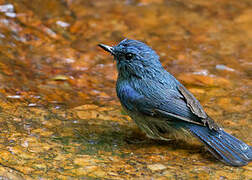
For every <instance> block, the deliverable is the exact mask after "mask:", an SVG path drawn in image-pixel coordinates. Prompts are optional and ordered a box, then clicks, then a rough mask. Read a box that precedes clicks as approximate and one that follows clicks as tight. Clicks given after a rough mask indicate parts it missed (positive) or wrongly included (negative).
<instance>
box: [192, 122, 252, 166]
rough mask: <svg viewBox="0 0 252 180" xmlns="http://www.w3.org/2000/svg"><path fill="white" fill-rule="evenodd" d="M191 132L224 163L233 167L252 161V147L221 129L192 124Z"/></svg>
mask: <svg viewBox="0 0 252 180" xmlns="http://www.w3.org/2000/svg"><path fill="white" fill-rule="evenodd" d="M188 128H189V130H190V131H191V133H192V134H194V135H195V136H196V137H197V138H198V139H199V140H200V141H201V142H203V143H204V145H206V147H207V148H208V150H209V151H210V152H211V153H212V154H213V155H214V156H215V157H216V158H218V159H219V160H221V161H222V162H224V163H226V164H228V165H231V166H244V165H246V164H248V162H249V161H252V147H251V146H249V145H247V144H246V143H244V142H242V141H240V140H239V139H237V138H235V137H234V136H232V135H230V134H228V133H226V132H225V131H224V130H222V129H220V130H218V131H215V130H210V129H209V128H208V127H204V126H199V125H194V124H190V125H188Z"/></svg>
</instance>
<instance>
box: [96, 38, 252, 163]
mask: <svg viewBox="0 0 252 180" xmlns="http://www.w3.org/2000/svg"><path fill="white" fill-rule="evenodd" d="M99 46H100V47H102V48H103V49H105V50H106V51H108V52H110V53H111V54H112V55H114V58H115V60H116V62H117V70H118V79H117V85H116V90H117V95H118V98H119V100H120V102H121V104H122V106H123V107H124V109H125V110H126V112H127V113H128V114H129V116H131V118H132V119H133V120H134V121H135V122H136V124H137V125H138V126H139V127H140V129H141V130H143V131H144V132H145V133H146V134H147V136H149V137H151V138H154V139H163V140H167V139H168V136H167V134H174V136H176V135H177V134H182V133H186V134H187V133H188V134H192V135H194V136H195V137H197V138H198V139H199V140H200V141H201V142H202V143H203V144H204V145H205V146H206V147H207V148H208V150H209V151H210V152H211V153H212V154H213V155H214V156H215V157H216V158H218V159H220V160H221V161H222V162H224V163H226V164H228V165H232V166H243V165H246V164H247V163H248V162H249V161H251V160H252V148H251V146H248V145H247V144H245V143H244V142H242V141H240V140H238V139H236V138H235V137H233V136H231V135H230V134H228V133H226V132H225V131H224V130H223V129H221V128H220V127H219V126H218V125H217V124H216V123H215V122H214V121H213V119H212V118H211V117H209V116H208V115H207V114H206V113H205V111H204V109H203V108H202V106H201V105H200V103H199V102H198V100H197V99H196V98H195V97H194V96H193V95H192V94H191V93H190V92H189V91H188V90H187V89H186V88H185V87H184V86H183V85H182V84H181V83H180V82H179V81H178V80H176V79H175V78H174V77H173V76H172V75H171V74H170V73H169V72H167V71H166V70H165V69H164V68H163V67H162V65H161V63H160V61H159V56H158V55H157V54H156V53H155V51H154V50H152V49H151V48H150V47H149V46H147V45H146V44H144V43H142V42H140V41H136V40H128V39H125V40H123V41H121V42H120V43H119V44H118V45H117V46H114V47H110V46H107V45H103V44H100V45H99Z"/></svg>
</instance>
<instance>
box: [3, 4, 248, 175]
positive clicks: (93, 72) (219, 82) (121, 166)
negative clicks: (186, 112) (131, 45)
mask: <svg viewBox="0 0 252 180" xmlns="http://www.w3.org/2000/svg"><path fill="white" fill-rule="evenodd" d="M251 8H252V2H251V1H250V0H244V1H235V0H231V1H230V0H229V1H227V0H224V1H217V0H214V1H202V0H196V1H184V0H182V1H181V0H175V1H166V0H125V1H117V0H116V1H112V0H108V1H103V0H96V1H91V0H75V1H72V0H62V1H60V0H55V1H50V0H43V1H42V0H36V1H28V0H19V1H15V0H8V1H7V0H0V178H2V179H55V178H56V179H74V178H75V179H78V178H80V179H81V178H87V179H95V178H98V179H99V178H100V179H102V178H107V179H189V178H195V179H251V177H252V164H251V163H250V164H249V165H247V166H245V167H241V168H234V167H229V166H225V165H224V164H222V163H221V162H219V161H217V160H215V159H214V158H213V157H212V156H211V155H210V154H209V153H208V152H207V151H206V150H205V149H204V147H202V146H201V145H200V144H199V143H197V142H188V143H186V142H181V141H171V142H163V141H154V140H150V139H148V138H147V137H145V135H144V134H143V133H142V132H140V130H139V129H138V128H137V127H136V125H135V124H134V122H133V121H132V120H131V119H130V118H129V117H128V116H127V115H126V114H125V112H123V110H122V109H121V106H120V104H119V101H118V99H117V97H116V93H115V81H116V77H117V73H116V67H115V62H114V61H113V58H112V57H111V56H108V55H107V54H105V53H104V52H103V51H102V50H100V49H99V48H98V47H97V44H98V43H105V44H108V45H115V44H117V43H118V42H119V41H120V40H122V39H123V38H125V37H127V38H131V39H137V40H141V41H144V42H146V43H147V44H148V45H150V46H151V47H152V48H154V49H155V50H156V51H157V53H158V54H159V55H160V59H161V62H162V64H163V65H164V67H165V68H166V69H167V70H168V71H169V72H171V73H172V74H173V75H174V76H175V77H177V78H178V79H179V80H180V81H181V82H182V83H183V84H184V85H185V86H186V87H187V88H188V89H189V90H190V91H191V92H192V93H193V94H194V95H195V96H196V97H197V98H198V99H199V101H200V102H201V104H202V105H203V106H204V108H205V110H206V111H207V113H208V114H209V115H210V116H211V117H213V118H214V119H215V120H216V121H217V122H218V123H219V124H221V125H223V127H225V129H226V131H227V132H229V133H231V134H233V135H234V136H236V137H238V138H240V139H242V140H243V141H245V142H247V143H248V144H250V145H252V144H251V143H252V134H251V132H252V122H251V120H252V114H251V111H252V93H251V92H252V81H251V77H252V73H251V72H252V63H251V59H252V43H251V42H252V33H251V29H252V11H251Z"/></svg>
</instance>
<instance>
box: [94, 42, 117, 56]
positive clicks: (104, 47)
mask: <svg viewBox="0 0 252 180" xmlns="http://www.w3.org/2000/svg"><path fill="white" fill-rule="evenodd" d="M98 46H99V47H101V48H102V49H104V50H105V51H108V52H109V53H111V54H112V55H113V54H114V48H113V47H112V46H107V45H105V44H98Z"/></svg>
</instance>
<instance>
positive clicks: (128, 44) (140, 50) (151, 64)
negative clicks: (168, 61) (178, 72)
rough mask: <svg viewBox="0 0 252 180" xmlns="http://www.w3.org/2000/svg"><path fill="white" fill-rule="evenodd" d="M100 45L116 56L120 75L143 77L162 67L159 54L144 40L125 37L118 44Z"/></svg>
mask: <svg viewBox="0 0 252 180" xmlns="http://www.w3.org/2000/svg"><path fill="white" fill-rule="evenodd" d="M99 46H100V47H101V48H103V49H104V50H105V51H108V52H110V53H111V54H112V55H113V56H114V58H115V60H116V63H117V70H118V73H119V76H122V77H130V76H135V77H140V78H141V77H144V76H145V75H148V73H152V72H154V71H155V70H157V69H159V68H162V65H161V64H160V61H159V56H158V55H157V54H156V52H155V51H154V50H152V49H151V48H150V47H149V46H147V45H146V44H144V43H143V42H140V41H136V40H130V39H124V40H123V41H121V42H120V43H119V44H118V45H116V46H107V45H104V44H99ZM146 73H147V74H146Z"/></svg>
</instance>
